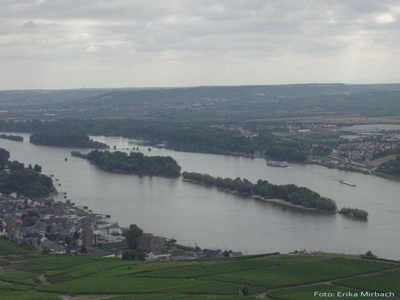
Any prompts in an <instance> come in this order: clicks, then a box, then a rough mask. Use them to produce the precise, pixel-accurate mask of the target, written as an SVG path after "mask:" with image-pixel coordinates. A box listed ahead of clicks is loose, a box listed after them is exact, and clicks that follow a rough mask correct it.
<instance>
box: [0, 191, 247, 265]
mask: <svg viewBox="0 0 400 300" xmlns="http://www.w3.org/2000/svg"><path fill="white" fill-rule="evenodd" d="M108 217H109V216H104V215H98V214H94V213H92V212H90V211H89V210H88V209H87V207H76V206H75V205H74V204H73V203H70V202H69V201H66V202H62V201H57V200H54V199H53V198H43V199H29V198H27V197H23V196H17V195H16V194H11V195H1V194H0V236H2V237H6V238H8V239H9V240H11V241H13V242H16V243H18V244H20V245H25V246H28V247H30V248H32V249H34V250H35V251H36V252H39V253H53V254H65V253H86V254H89V255H97V256H118V255H121V253H122V252H123V251H126V250H128V249H127V248H119V249H118V248H117V249H115V248H114V250H104V249H103V247H101V246H100V245H104V244H107V243H120V242H122V241H124V240H125V237H124V236H123V235H122V233H123V230H122V228H121V227H120V226H119V225H118V223H111V224H110V223H109V222H108V220H107V219H108ZM136 250H137V251H140V252H144V253H146V257H147V259H148V260H180V259H196V258H201V257H222V256H223V253H222V252H221V250H210V249H204V250H200V249H196V251H194V250H193V251H191V250H182V249H180V248H179V246H177V245H176V244H175V240H167V239H166V238H165V237H160V236H154V235H152V234H150V233H144V234H142V236H140V237H139V238H138V240H137V249H136ZM229 254H231V256H238V255H242V253H240V252H230V253H229Z"/></svg>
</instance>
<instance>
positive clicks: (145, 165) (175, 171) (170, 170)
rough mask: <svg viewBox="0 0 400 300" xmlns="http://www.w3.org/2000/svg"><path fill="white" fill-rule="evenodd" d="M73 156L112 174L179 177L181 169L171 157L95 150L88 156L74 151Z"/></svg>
mask: <svg viewBox="0 0 400 300" xmlns="http://www.w3.org/2000/svg"><path fill="white" fill-rule="evenodd" d="M71 154H72V156H77V157H81V158H85V159H87V160H88V161H90V162H91V163H92V164H94V165H96V166H98V167H100V168H102V169H103V170H106V171H110V172H126V173H133V174H138V175H150V176H151V175H157V176H165V177H179V176H180V174H181V167H180V166H179V165H178V163H177V162H176V161H175V160H174V159H173V158H172V157H170V156H144V155H143V153H139V152H131V153H129V154H127V153H125V152H120V151H115V152H110V151H99V150H93V151H91V152H89V153H88V154H82V153H80V152H79V151H72V152H71Z"/></svg>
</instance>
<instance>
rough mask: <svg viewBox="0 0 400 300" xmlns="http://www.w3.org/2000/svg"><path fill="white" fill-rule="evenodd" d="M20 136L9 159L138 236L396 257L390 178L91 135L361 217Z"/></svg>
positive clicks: (251, 248)
mask: <svg viewBox="0 0 400 300" xmlns="http://www.w3.org/2000/svg"><path fill="white" fill-rule="evenodd" d="M18 135H22V136H24V142H23V143H21V142H15V141H9V140H3V139H1V140H0V147H1V148H5V149H6V150H8V151H10V153H11V160H18V161H21V162H24V163H25V164H29V163H31V164H32V165H33V164H35V163H37V164H40V165H41V166H42V167H43V173H45V174H53V175H54V178H55V180H56V179H57V180H58V181H55V185H56V187H57V189H58V190H59V192H67V195H68V198H69V199H71V200H72V202H74V203H76V205H81V206H88V207H89V209H91V210H92V211H93V212H96V213H104V214H109V215H111V217H112V220H114V221H118V223H119V224H120V225H121V226H128V225H129V224H137V225H138V226H140V227H141V228H142V229H143V230H144V231H145V232H151V233H153V234H156V235H162V236H165V237H168V238H172V237H174V238H175V239H177V240H178V242H179V243H181V244H185V245H191V246H194V245H195V244H197V245H198V246H200V247H202V248H220V249H222V250H225V249H232V250H234V251H242V252H243V253H247V254H255V253H267V252H275V251H279V252H282V253H286V252H291V251H294V250H302V249H305V250H309V251H325V252H338V253H348V254H360V253H365V252H366V251H368V250H371V251H372V252H373V253H374V254H376V255H378V256H379V257H383V258H389V259H400V251H399V250H398V249H399V248H400V247H399V246H400V230H399V229H400V197H399V196H400V184H399V183H398V182H396V181H393V180H388V179H383V178H379V177H374V176H370V175H364V174H359V173H352V172H347V171H340V170H335V169H328V168H325V167H321V166H317V165H300V164H290V166H289V168H276V167H270V166H267V165H266V163H265V160H263V159H258V158H245V157H235V156H227V155H212V154H199V153H186V152H176V151H171V150H167V149H162V148H152V150H151V151H148V147H147V146H144V145H143V144H142V143H141V142H140V141H138V140H134V139H126V138H120V137H93V139H95V140H97V141H101V142H104V143H107V144H108V145H110V146H111V147H113V146H114V145H115V146H116V147H117V150H120V151H128V150H126V148H127V147H129V148H130V149H132V147H139V148H140V150H141V151H142V152H144V154H145V155H163V156H165V155H170V156H172V157H173V158H174V159H175V160H177V162H178V163H179V164H180V165H181V167H182V171H189V172H200V173H208V174H210V175H213V176H221V177H231V178H236V177H242V178H247V179H249V180H251V181H253V182H255V181H257V180H258V179H264V180H268V181H270V182H271V183H274V184H288V183H294V184H296V185H300V186H306V187H308V188H310V189H312V190H315V191H317V192H318V193H320V194H321V195H323V196H326V197H330V198H332V199H334V200H335V201H336V203H337V205H338V208H342V207H353V208H361V209H365V210H366V211H368V212H369V219H368V221H359V220H353V219H349V218H347V217H345V216H342V215H339V214H336V215H332V214H324V213H319V212H313V211H303V210H298V209H295V208H291V207H286V206H282V205H279V204H275V203H268V202H263V201H260V200H256V199H252V198H247V197H241V196H237V195H232V194H229V193H225V192H221V191H218V190H217V189H215V188H209V187H204V186H201V185H197V184H192V183H188V182H183V181H182V180H181V179H180V178H179V179H169V178H163V177H157V176H153V177H149V176H143V177H139V176H136V175H125V174H113V173H107V172H104V171H102V170H100V169H98V168H97V167H95V166H93V165H91V164H90V163H89V162H87V161H86V160H84V159H81V158H77V157H72V156H71V155H70V151H71V150H76V149H74V148H56V147H47V146H36V145H32V144H30V143H29V135H28V134H18ZM124 148H125V150H124ZM80 151H81V152H88V151H89V149H83V150H80ZM65 158H68V160H67V161H65ZM339 180H347V181H350V182H353V183H355V184H356V185H357V186H356V187H350V186H347V185H344V184H341V183H339ZM59 183H60V184H61V186H58V184H59Z"/></svg>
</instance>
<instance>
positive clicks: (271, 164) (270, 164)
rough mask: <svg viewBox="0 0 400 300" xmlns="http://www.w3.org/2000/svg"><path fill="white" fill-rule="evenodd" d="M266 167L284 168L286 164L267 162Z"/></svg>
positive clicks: (283, 162) (284, 162)
mask: <svg viewBox="0 0 400 300" xmlns="http://www.w3.org/2000/svg"><path fill="white" fill-rule="evenodd" d="M267 166H271V167H280V168H286V167H287V166H288V163H287V162H286V161H274V160H267Z"/></svg>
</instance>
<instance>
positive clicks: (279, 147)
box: [0, 119, 312, 162]
mask: <svg viewBox="0 0 400 300" xmlns="http://www.w3.org/2000/svg"><path fill="white" fill-rule="evenodd" d="M0 130H1V131H21V132H32V133H33V135H32V136H31V142H32V143H38V144H39V143H40V144H42V145H54V146H79V147H81V145H86V146H83V147H92V148H104V146H102V145H96V144H92V143H91V144H90V145H87V143H89V142H90V141H89V137H87V136H85V135H87V134H91V135H107V136H123V137H128V138H141V139H144V140H148V141H150V142H151V143H153V144H160V143H163V144H166V146H167V148H169V149H173V150H177V151H186V152H199V153H215V154H234V155H243V156H255V155H257V156H258V157H265V158H267V159H273V160H285V161H292V162H305V161H306V159H307V155H308V154H309V153H310V150H311V146H312V142H311V141H303V140H300V139H298V138H296V137H290V138H285V137H277V136H275V135H274V134H272V133H271V132H270V131H268V130H266V129H262V130H257V129H254V130H255V131H257V132H256V134H255V135H254V136H244V135H242V134H240V133H239V132H237V131H224V130H221V129H219V128H215V127H212V126H210V124H208V123H202V122H200V123H196V122H193V123H190V124H189V123H184V124H182V123H177V122H161V121H159V122H157V121H152V122H150V121H143V120H133V119H125V120H77V119H63V120H58V121H54V122H43V121H39V120H30V121H25V122H13V121H0ZM71 132H72V133H71ZM75 132H82V134H77V133H75Z"/></svg>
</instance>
